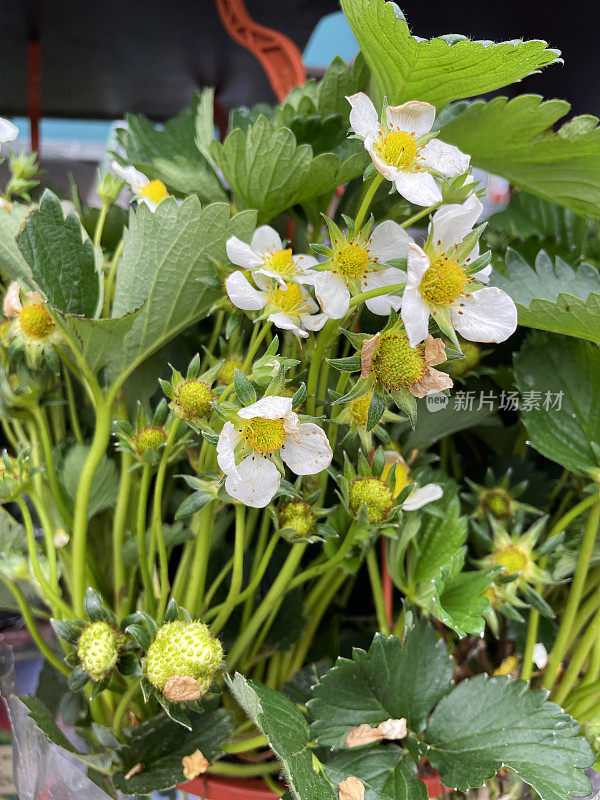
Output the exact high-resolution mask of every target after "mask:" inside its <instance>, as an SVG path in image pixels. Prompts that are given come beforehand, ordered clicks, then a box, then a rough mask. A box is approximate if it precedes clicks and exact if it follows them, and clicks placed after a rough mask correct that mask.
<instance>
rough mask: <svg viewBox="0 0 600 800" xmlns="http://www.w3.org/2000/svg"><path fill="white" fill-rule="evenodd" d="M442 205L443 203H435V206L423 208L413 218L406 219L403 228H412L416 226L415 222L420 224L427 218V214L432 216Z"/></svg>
mask: <svg viewBox="0 0 600 800" xmlns="http://www.w3.org/2000/svg"><path fill="white" fill-rule="evenodd" d="M440 205H441V203H435V204H434V205H432V206H428V207H427V208H422V209H421V211H417V213H416V214H413V215H412V217H409V218H408V219H405V220H404V222H403V223H402V227H403V228H410V226H411V225H414V224H415V222H418V221H419V220H420V219H422V218H423V217H426V216H427V214H431V212H432V211H435V210H436V208H437V207H438V206H440Z"/></svg>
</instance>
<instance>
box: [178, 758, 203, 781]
mask: <svg viewBox="0 0 600 800" xmlns="http://www.w3.org/2000/svg"><path fill="white" fill-rule="evenodd" d="M181 764H182V766H183V776H184V778H185V779H186V780H188V781H191V780H193V779H194V778H197V777H198V775H204V773H205V772H206V770H207V769H208V761H207V759H206V758H204V756H203V755H202V753H201V751H200V750H196V751H195V752H193V753H192V754H191V755H189V756H184V757H183V758H182V759H181Z"/></svg>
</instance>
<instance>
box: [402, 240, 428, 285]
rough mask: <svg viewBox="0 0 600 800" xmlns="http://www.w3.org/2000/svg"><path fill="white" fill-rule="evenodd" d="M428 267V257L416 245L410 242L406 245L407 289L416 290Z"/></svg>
mask: <svg viewBox="0 0 600 800" xmlns="http://www.w3.org/2000/svg"><path fill="white" fill-rule="evenodd" d="M430 266H431V262H430V261H429V256H428V255H427V254H426V253H425V251H424V250H422V249H421V248H420V247H419V245H418V244H415V243H414V242H411V243H410V244H409V245H408V259H407V262H406V269H407V278H406V286H407V288H408V289H416V287H417V286H420V285H421V278H422V277H423V275H425V273H426V272H427V270H428V269H429V267H430Z"/></svg>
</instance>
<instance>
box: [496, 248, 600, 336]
mask: <svg viewBox="0 0 600 800" xmlns="http://www.w3.org/2000/svg"><path fill="white" fill-rule="evenodd" d="M505 263H506V275H503V274H502V273H500V272H494V273H493V274H492V280H491V283H492V284H493V285H494V286H498V287H500V289H503V290H504V291H505V292H507V294H509V295H510V296H511V297H512V299H513V300H514V301H515V304H516V306H517V311H518V312H519V324H520V325H526V326H527V327H529V328H539V329H541V330H546V331H552V332H553V333H564V334H567V335H568V336H577V337H579V338H580V339H589V340H590V341H592V342H597V343H600V274H599V273H598V269H597V268H596V267H594V266H592V265H591V264H581V266H579V268H578V269H577V270H575V269H573V267H571V266H570V265H569V264H567V262H566V261H563V260H562V258H560V257H559V256H557V257H556V260H555V261H554V263H553V262H552V259H551V258H550V257H549V256H548V254H547V253H545V252H544V251H543V250H542V251H541V252H540V253H538V255H537V258H536V260H535V267H530V266H529V264H528V263H527V261H526V260H525V259H524V258H523V256H522V255H520V254H519V253H517V252H516V251H515V250H510V249H509V250H507V252H506V262H505Z"/></svg>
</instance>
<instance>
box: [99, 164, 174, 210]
mask: <svg viewBox="0 0 600 800" xmlns="http://www.w3.org/2000/svg"><path fill="white" fill-rule="evenodd" d="M111 168H112V170H113V172H116V173H117V175H118V176H119V177H120V178H122V179H123V180H124V181H125V183H127V184H128V185H129V187H130V188H131V191H132V192H133V196H134V198H135V199H136V200H137V201H138V202H140V203H145V204H146V205H147V206H148V208H149V209H150V211H155V210H156V207H157V206H158V204H159V203H161V202H162V201H163V200H164V199H165V198H166V197H168V195H169V193H168V191H167V187H166V186H165V185H164V183H163V182H162V181H159V180H153V181H151V180H150V178H147V177H146V176H145V175H144V173H143V172H140V171H139V170H137V169H136V168H135V167H122V166H121V165H120V164H119V163H117V162H116V161H113V162H112V164H111Z"/></svg>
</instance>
